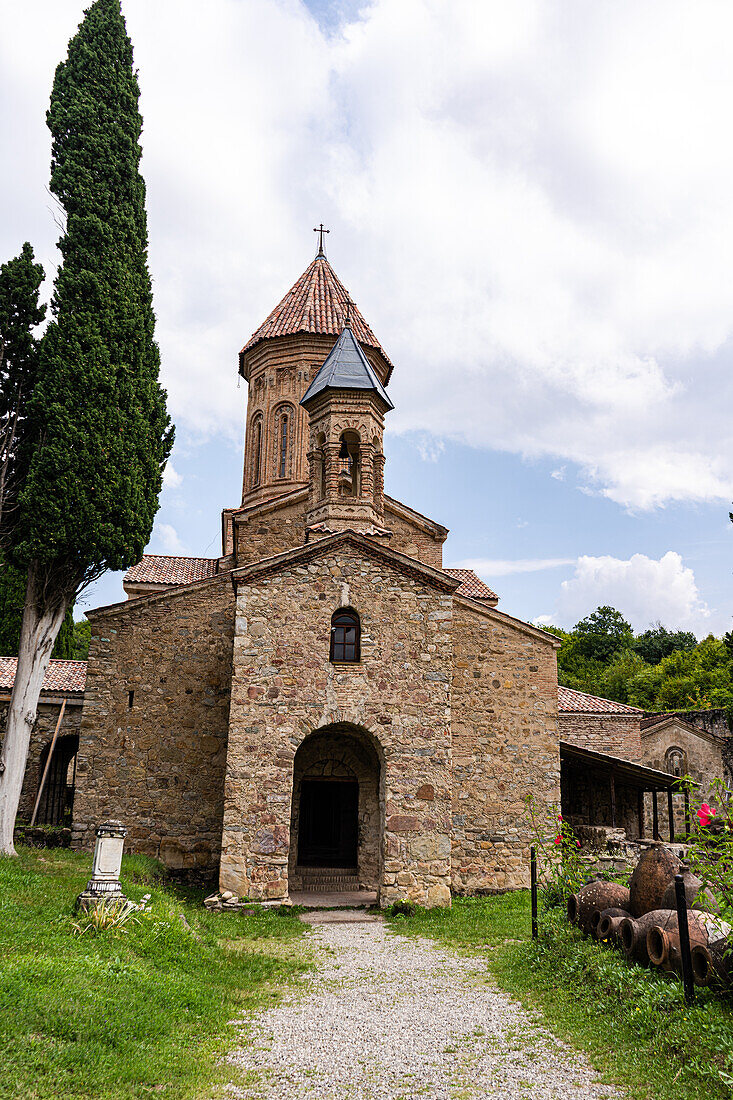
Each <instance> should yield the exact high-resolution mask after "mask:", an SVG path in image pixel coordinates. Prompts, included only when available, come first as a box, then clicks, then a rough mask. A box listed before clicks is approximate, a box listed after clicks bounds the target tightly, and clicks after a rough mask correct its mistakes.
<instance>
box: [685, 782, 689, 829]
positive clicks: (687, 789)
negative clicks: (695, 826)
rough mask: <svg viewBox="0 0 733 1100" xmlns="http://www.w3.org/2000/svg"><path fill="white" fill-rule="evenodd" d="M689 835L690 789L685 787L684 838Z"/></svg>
mask: <svg viewBox="0 0 733 1100" xmlns="http://www.w3.org/2000/svg"><path fill="white" fill-rule="evenodd" d="M689 835H690V789H689V787H685V836H689Z"/></svg>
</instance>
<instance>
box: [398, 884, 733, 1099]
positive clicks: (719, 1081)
mask: <svg viewBox="0 0 733 1100" xmlns="http://www.w3.org/2000/svg"><path fill="white" fill-rule="evenodd" d="M390 923H391V926H392V927H393V928H394V929H395V931H398V932H400V933H401V934H402V935H409V936H429V937H432V938H433V939H435V940H438V941H439V942H440V943H441V944H442V945H445V946H452V947H453V948H454V949H458V950H461V951H467V952H470V953H471V954H476V953H477V952H481V953H482V954H483V955H484V956H485V958H486V961H487V965H488V967H489V969H490V970H491V972H492V974H493V975H494V977H495V978H496V980H497V982H498V983H499V985H500V986H501V987H502V988H503V989H505V990H506V991H507V992H509V993H510V994H511V995H512V996H514V997H516V998H518V999H519V1000H521V1001H522V1002H523V1003H524V1004H525V1005H528V1006H532V1007H535V1008H538V1009H540V1010H541V1012H542V1014H543V1016H544V1018H545V1020H546V1021H547V1023H548V1024H549V1025H550V1027H551V1028H552V1030H553V1031H554V1032H555V1034H556V1035H558V1036H559V1037H560V1038H562V1039H565V1040H567V1041H568V1042H570V1043H571V1044H572V1045H574V1046H575V1047H576V1048H577V1049H578V1050H582V1051H585V1052H587V1053H588V1054H589V1055H590V1057H591V1060H592V1061H593V1064H594V1065H595V1066H596V1067H597V1068H598V1069H600V1070H602V1071H604V1072H605V1074H606V1075H607V1079H609V1080H611V1081H613V1082H614V1083H615V1084H618V1085H620V1086H621V1087H623V1088H624V1090H625V1091H626V1093H627V1095H628V1096H629V1097H632V1098H633V1100H700V1098H701V1097H705V1100H723V1098H725V1097H730V1096H731V1095H733V1093H732V1092H731V1089H730V1088H729V1086H728V1085H727V1084H726V1083H725V1075H726V1073H731V1072H733V1011H732V1009H731V1005H730V1002H728V1001H724V1000H721V999H720V998H719V997H717V996H715V995H713V994H712V993H711V992H709V991H706V990H701V991H699V992H698V994H697V997H696V1003H695V1005H694V1006H692V1008H687V1006H685V1004H684V1000H683V997H682V989H681V985H680V983H679V981H677V980H676V979H675V978H674V977H672V976H671V975H665V974H663V973H660V972H659V971H652V970H647V969H645V968H642V967H638V966H635V965H632V966H630V965H628V964H627V963H626V962H625V960H624V959H623V957H622V956H621V955H620V954H619V953H618V952H616V951H614V950H613V949H611V948H609V947H607V946H605V945H603V944H599V943H596V942H595V941H593V940H588V939H584V938H583V937H582V936H581V935H580V933H578V932H577V931H576V930H574V929H572V928H570V927H569V926H568V925H567V923H566V922H565V921H564V920H563V919H562V914H561V913H560V911H559V910H555V911H554V912H552V913H550V914H545V916H544V919H543V921H542V936H541V938H540V940H539V942H538V943H536V944H535V943H533V942H532V940H531V939H530V937H529V929H530V914H529V894H528V892H527V891H520V892H518V893H514V894H504V895H501V896H498V897H489V898H456V899H454V901H453V907H452V909H450V910H446V909H432V910H418V911H417V913H416V914H415V915H414V916H411V917H394V918H392V919H391V922H390Z"/></svg>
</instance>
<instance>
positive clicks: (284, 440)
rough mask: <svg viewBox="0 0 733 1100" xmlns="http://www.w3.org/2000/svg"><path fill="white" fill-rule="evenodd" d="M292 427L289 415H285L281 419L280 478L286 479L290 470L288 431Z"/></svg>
mask: <svg viewBox="0 0 733 1100" xmlns="http://www.w3.org/2000/svg"><path fill="white" fill-rule="evenodd" d="M289 427H290V417H289V416H288V414H287V413H283V415H282V416H281V417H280V465H279V469H278V477H285V476H286V474H287V469H288V430H289Z"/></svg>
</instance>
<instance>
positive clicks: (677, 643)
mask: <svg viewBox="0 0 733 1100" xmlns="http://www.w3.org/2000/svg"><path fill="white" fill-rule="evenodd" d="M696 645H697V638H696V637H695V635H694V634H691V633H690V632H689V631H688V630H674V631H672V630H667V628H666V627H665V626H662V624H661V623H655V625H654V626H653V627H650V628H649V630H645V631H644V633H643V634H639V635H637V637H636V638H635V639H634V650H635V651H636V653H638V654H639V656H640V657H641V659H642V660H643V661H646V663H647V664H648V665H658V664H659V662H660V661H661V660H662V658H663V657H669V656H670V655H671V654H672V653H674V652H675V650H678V649H681V650H691V649H694V648H695V646H696Z"/></svg>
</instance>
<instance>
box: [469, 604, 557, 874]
mask: <svg viewBox="0 0 733 1100" xmlns="http://www.w3.org/2000/svg"><path fill="white" fill-rule="evenodd" d="M452 625H453V648H454V663H455V672H454V676H453V692H452V707H451V713H452V723H453V859H452V878H453V889H454V891H455V892H456V893H458V894H473V893H481V892H492V893H493V892H498V891H502V890H512V889H516V888H518V887H522V886H527V885H528V883H529V846H530V833H529V823H528V820H527V815H526V806H525V801H524V800H525V798H526V797H527V796H528V795H534V797H535V798H536V799H537V802H538V805H539V808H540V810H541V809H542V807H549V806H550V805H551V804H552V803H555V804H557V803H559V801H560V757H559V745H558V736H557V662H556V657H555V649H554V648H553V646H552V644H551V643H550V642H549V641H545V640H544V639H543V637H542V636H541V635H540V634H539V632H537V631H533V630H532V629H531V628H526V629H522V628H521V627H520V626H519V624H516V623H515V622H514V621H513V620H511V619H509V618H508V617H507V616H504V615H502V614H500V613H499V612H496V611H486V612H484V611H481V610H479V609H474V605H473V604H471V603H470V602H469V601H466V600H463V599H460V598H455V599H454V612H453V624H452Z"/></svg>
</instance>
